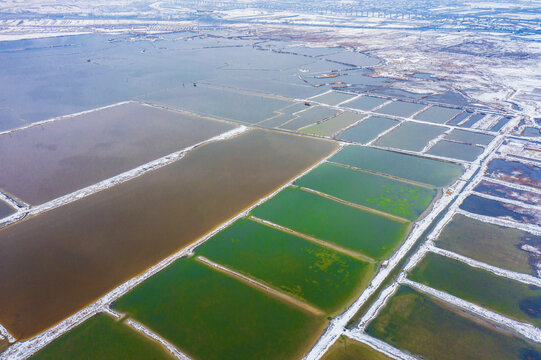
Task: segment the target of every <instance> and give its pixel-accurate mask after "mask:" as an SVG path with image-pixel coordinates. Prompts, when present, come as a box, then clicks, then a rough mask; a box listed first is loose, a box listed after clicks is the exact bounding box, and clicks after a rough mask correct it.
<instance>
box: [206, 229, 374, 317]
mask: <svg viewBox="0 0 541 360" xmlns="http://www.w3.org/2000/svg"><path fill="white" fill-rule="evenodd" d="M196 256H204V257H205V258H208V259H210V260H211V261H212V262H215V263H218V264H220V265H222V266H225V267H226V268H228V269H231V270H233V271H236V272H240V273H241V274H243V275H246V276H248V277H250V278H253V279H255V280H257V281H260V282H263V283H265V284H268V285H270V286H271V287H272V288H274V289H276V290H278V291H280V292H283V293H286V294H288V295H290V296H293V297H294V298H297V299H299V300H301V301H302V302H305V303H308V304H311V305H313V306H315V307H316V308H317V309H320V311H317V312H315V311H314V312H315V315H317V314H323V313H326V314H329V313H334V312H337V311H339V312H342V311H343V310H345V308H346V306H347V305H348V304H349V303H350V302H352V301H353V300H354V299H355V298H356V297H357V296H359V295H360V292H361V291H362V290H364V287H365V286H366V285H367V284H368V281H369V279H370V278H371V277H372V274H373V272H374V270H375V268H376V266H375V264H370V263H367V262H364V261H360V260H359V259H356V258H354V257H352V256H350V255H347V254H343V253H339V252H337V251H335V250H333V249H330V248H328V247H324V246H322V245H320V244H316V243H314V242H310V241H308V240H305V239H303V238H300V237H297V236H294V235H291V234H288V233H286V232H284V231H281V230H277V229H275V228H271V227H269V226H267V225H263V224H260V223H259V222H255V221H253V220H247V219H242V220H239V221H237V222H236V223H235V224H233V225H232V226H231V227H229V228H228V229H226V230H224V231H222V232H221V233H219V234H218V235H216V236H215V237H213V238H212V239H210V240H209V241H207V242H206V243H204V244H203V245H201V246H200V247H198V248H197V250H196ZM321 310H323V311H321Z"/></svg>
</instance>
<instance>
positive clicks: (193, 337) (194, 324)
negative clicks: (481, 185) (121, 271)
mask: <svg viewBox="0 0 541 360" xmlns="http://www.w3.org/2000/svg"><path fill="white" fill-rule="evenodd" d="M115 309H116V310H118V311H120V312H123V313H127V314H128V315H129V316H130V317H133V318H135V320H137V321H140V322H141V323H143V324H145V325H146V326H148V327H149V328H150V329H152V330H153V331H155V332H157V333H158V334H160V335H161V336H162V337H164V338H165V339H167V340H168V341H169V342H170V343H172V344H173V345H175V346H177V347H178V348H179V349H180V350H181V351H182V352H183V353H185V354H187V355H188V356H189V357H190V358H192V359H206V360H228V359H230V360H245V359H246V360H248V359H250V360H251V359H269V360H272V359H276V360H282V359H292V358H301V357H302V356H303V355H304V353H305V352H307V351H308V350H309V349H310V347H311V346H313V344H314V343H315V341H316V339H317V338H318V336H319V335H320V332H321V331H323V328H324V326H325V325H326V320H325V319H324V318H323V317H318V316H314V315H311V314H310V313H308V312H305V311H302V310H298V309H297V308H295V307H293V306H291V305H289V304H287V303H284V302H282V301H280V300H278V299H275V298H274V297H270V296H267V294H265V293H264V292H262V291H259V290H258V289H255V288H253V287H250V286H249V285H247V284H245V283H244V282H241V281H240V280H238V279H236V278H233V277H230V276H227V275H225V274H223V273H221V272H218V271H215V270H213V269H211V268H209V267H208V266H207V265H205V264H202V263H200V262H197V261H196V260H195V259H193V258H191V259H181V260H179V261H177V262H175V263H173V264H172V265H170V266H169V267H168V268H166V269H164V270H162V271H161V272H160V273H158V274H156V275H155V276H153V277H152V278H150V279H148V280H147V281H145V282H143V283H142V284H141V285H139V286H138V287H137V288H135V289H134V290H132V291H131V292H129V293H128V294H126V295H125V296H123V297H122V298H120V299H119V300H118V301H117V302H116V307H115Z"/></svg>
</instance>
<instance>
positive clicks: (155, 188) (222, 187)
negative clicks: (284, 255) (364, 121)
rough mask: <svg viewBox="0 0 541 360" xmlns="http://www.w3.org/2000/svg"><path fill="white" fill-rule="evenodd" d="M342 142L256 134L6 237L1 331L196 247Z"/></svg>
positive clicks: (32, 322) (15, 329)
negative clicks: (198, 240) (172, 255)
mask: <svg viewBox="0 0 541 360" xmlns="http://www.w3.org/2000/svg"><path fill="white" fill-rule="evenodd" d="M334 148H335V144H334V143H333V142H330V141H326V140H317V139H311V138H306V137H301V136H298V135H287V134H280V133H274V132H270V131H263V130H252V131H248V132H246V133H244V134H242V135H239V136H237V137H234V138H232V139H228V140H224V141H218V142H215V143H211V144H208V145H205V146H202V147H199V148H197V149H195V150H194V151H192V152H190V153H188V154H187V155H186V156H185V157H184V158H183V159H181V160H179V161H177V162H175V163H173V164H171V165H168V166H166V167H163V168H161V169H159V170H156V171H153V172H149V173H147V174H145V175H143V176H140V177H137V178H135V179H133V180H130V181H127V182H125V183H122V184H120V185H117V186H115V187H113V188H111V189H108V190H104V191H101V192H99V193H96V194H94V195H92V196H89V197H86V198H84V199H81V200H78V201H75V202H72V203H70V204H68V205H64V206H62V207H59V208H56V209H53V210H50V211H48V212H46V213H44V214H41V215H39V216H35V217H32V218H29V219H27V220H25V221H23V222H20V223H17V224H15V225H12V226H9V227H7V228H4V229H2V230H0V294H10V296H0V324H2V325H4V326H5V327H6V328H7V329H8V330H9V331H10V332H11V333H12V334H14V336H16V337H17V338H18V339H24V338H27V337H29V336H31V335H33V334H36V333H37V332H39V331H41V330H43V329H45V328H47V327H49V326H51V325H52V324H54V323H56V322H57V321H59V320H61V319H63V318H65V317H66V316H67V315H69V314H71V313H73V312H74V311H76V310H78V309H79V308H81V307H82V306H84V305H86V304H88V303H89V302H92V301H93V300H94V299H96V298H98V297H99V296H102V295H103V294H105V293H106V292H108V291H110V290H111V289H112V288H114V287H116V286H118V285H120V284H121V283H123V282H125V281H126V280H128V279H130V278H131V277H133V276H134V275H135V274H138V273H140V272H142V271H143V270H145V269H147V268H148V267H149V266H151V265H153V264H156V263H158V262H159V261H160V260H162V259H163V258H164V257H166V256H168V255H169V254H171V253H173V252H175V251H177V250H179V249H180V248H182V247H184V246H185V245H187V244H189V243H191V242H193V241H195V240H196V239H198V238H199V237H201V236H202V235H204V234H206V233H207V232H209V231H210V230H211V229H213V228H214V227H216V226H218V225H219V224H221V223H223V222H224V221H226V220H227V219H229V218H231V217H233V216H235V215H236V214H238V213H239V212H240V211H242V210H243V209H246V208H247V207H249V206H250V205H251V204H253V203H254V202H256V201H257V200H258V199H260V198H262V197H264V196H266V195H268V194H270V193H271V192H272V191H274V190H275V189H276V188H278V187H279V186H281V185H283V184H284V183H286V182H288V181H289V180H290V179H292V178H293V177H295V176H296V175H297V174H299V173H301V172H302V171H305V170H306V169H307V168H309V167H310V166H313V164H314V163H316V162H317V161H319V159H321V158H322V157H324V156H326V155H327V154H329V153H330V152H331V151H333V149H334Z"/></svg>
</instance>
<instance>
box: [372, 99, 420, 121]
mask: <svg viewBox="0 0 541 360" xmlns="http://www.w3.org/2000/svg"><path fill="white" fill-rule="evenodd" d="M424 107H426V105H425V104H417V103H412V102H407V101H402V100H397V101H395V102H392V103H390V104H388V105H385V106H384V107H382V108H379V109H378V110H377V112H378V113H380V114H386V115H394V116H401V117H410V116H411V115H413V114H414V113H416V112H417V111H419V110H421V109H422V108H424Z"/></svg>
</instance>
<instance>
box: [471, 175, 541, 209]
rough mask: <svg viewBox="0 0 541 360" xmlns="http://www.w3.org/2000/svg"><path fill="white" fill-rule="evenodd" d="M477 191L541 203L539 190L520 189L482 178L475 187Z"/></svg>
mask: <svg viewBox="0 0 541 360" xmlns="http://www.w3.org/2000/svg"><path fill="white" fill-rule="evenodd" d="M474 190H475V191H477V192H481V193H484V194H488V195H492V196H498V197H501V198H504V199H512V200H518V201H522V202H524V203H526V204H530V205H541V193H540V192H538V191H535V192H534V191H528V190H519V189H515V188H513V187H510V186H507V185H503V184H500V183H494V182H492V181H487V180H482V181H481V182H480V183H479V184H478V185H477V186H476V187H475V189H474Z"/></svg>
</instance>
